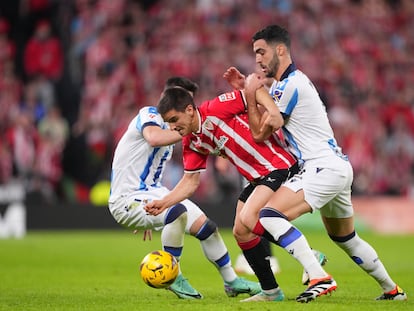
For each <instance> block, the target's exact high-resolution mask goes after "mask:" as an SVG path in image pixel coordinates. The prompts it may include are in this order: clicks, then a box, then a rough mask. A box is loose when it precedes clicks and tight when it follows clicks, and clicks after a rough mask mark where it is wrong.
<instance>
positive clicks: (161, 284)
mask: <svg viewBox="0 0 414 311" xmlns="http://www.w3.org/2000/svg"><path fill="white" fill-rule="evenodd" d="M139 270H140V273H141V277H142V280H143V281H144V282H145V283H146V284H147V285H148V286H151V287H153V288H166V287H168V286H170V285H171V284H172V283H174V281H175V279H176V278H177V275H178V262H177V259H175V257H174V256H173V255H171V254H170V253H168V252H166V251H161V250H159V251H153V252H151V253H149V254H147V255H146V256H145V257H144V259H142V261H141V265H140V266H139Z"/></svg>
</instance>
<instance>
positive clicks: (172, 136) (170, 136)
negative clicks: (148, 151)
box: [142, 125, 182, 147]
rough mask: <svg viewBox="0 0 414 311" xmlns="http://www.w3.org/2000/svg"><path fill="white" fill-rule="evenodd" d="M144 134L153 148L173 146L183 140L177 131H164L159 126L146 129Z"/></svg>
mask: <svg viewBox="0 0 414 311" xmlns="http://www.w3.org/2000/svg"><path fill="white" fill-rule="evenodd" d="M142 134H143V135H144V138H145V140H146V141H147V142H148V144H150V146H151V147H160V146H168V145H172V144H175V143H177V142H179V141H180V140H181V138H182V137H181V135H180V134H179V133H178V132H177V131H172V130H169V129H162V128H160V127H159V126H157V125H150V126H147V127H145V128H144V130H143V131H142Z"/></svg>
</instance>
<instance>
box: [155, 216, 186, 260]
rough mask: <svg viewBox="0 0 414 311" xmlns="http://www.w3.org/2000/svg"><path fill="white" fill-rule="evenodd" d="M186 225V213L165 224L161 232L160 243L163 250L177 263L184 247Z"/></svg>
mask: <svg viewBox="0 0 414 311" xmlns="http://www.w3.org/2000/svg"><path fill="white" fill-rule="evenodd" d="M186 224H187V213H183V214H181V215H179V216H178V217H177V218H176V219H174V220H173V221H172V222H170V223H168V224H166V225H165V226H164V228H163V229H162V231H161V243H162V246H163V248H164V250H166V251H169V252H171V253H172V254H173V255H174V257H175V258H176V259H177V261H180V258H181V253H182V251H183V247H184V234H185V226H186Z"/></svg>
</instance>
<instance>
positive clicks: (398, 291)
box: [375, 285, 407, 300]
mask: <svg viewBox="0 0 414 311" xmlns="http://www.w3.org/2000/svg"><path fill="white" fill-rule="evenodd" d="M375 300H407V294H406V293H404V291H403V289H402V288H401V287H399V286H398V285H397V286H396V287H395V288H394V289H393V290H392V291H390V292H388V293H383V294H382V295H381V296H379V297H377V298H376V299H375Z"/></svg>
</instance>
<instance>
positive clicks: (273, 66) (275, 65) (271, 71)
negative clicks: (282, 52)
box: [266, 54, 280, 78]
mask: <svg viewBox="0 0 414 311" xmlns="http://www.w3.org/2000/svg"><path fill="white" fill-rule="evenodd" d="M279 66H280V61H279V58H278V57H277V55H276V54H275V55H273V58H272V60H271V61H270V63H269V66H268V67H267V69H268V70H267V74H266V78H274V77H275V76H276V73H277V71H278V70H279Z"/></svg>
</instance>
